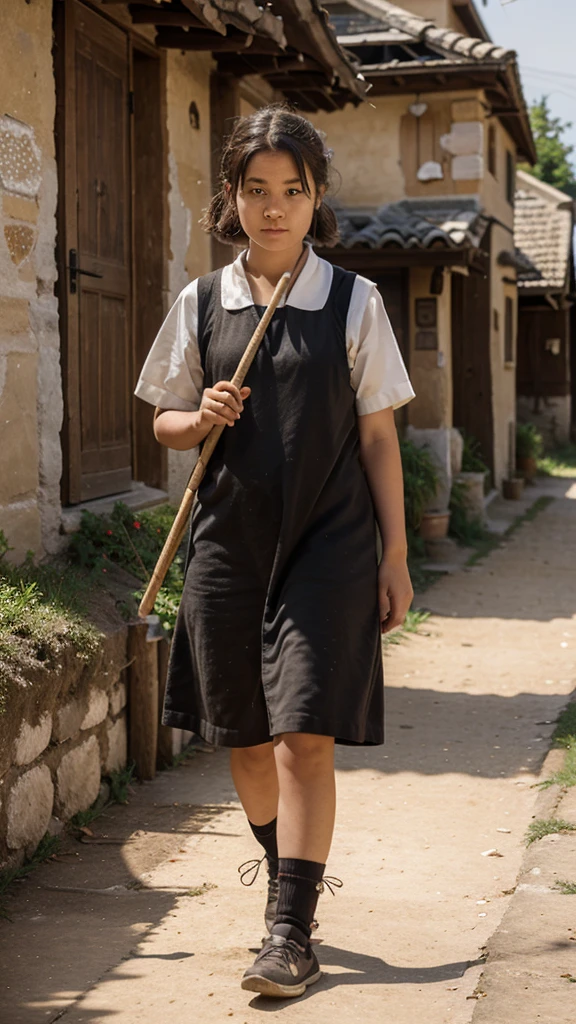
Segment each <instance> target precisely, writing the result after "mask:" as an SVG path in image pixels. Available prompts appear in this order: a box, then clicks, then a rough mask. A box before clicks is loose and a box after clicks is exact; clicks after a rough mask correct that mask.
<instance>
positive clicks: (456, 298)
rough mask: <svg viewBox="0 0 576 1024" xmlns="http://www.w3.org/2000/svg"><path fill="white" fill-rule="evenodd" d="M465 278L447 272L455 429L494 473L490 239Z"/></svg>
mask: <svg viewBox="0 0 576 1024" xmlns="http://www.w3.org/2000/svg"><path fill="white" fill-rule="evenodd" d="M482 248H483V250H485V251H484V252H483V254H481V255H479V256H478V257H477V259H476V268H475V269H474V270H473V269H471V270H470V276H469V277H463V276H462V275H461V274H452V390H453V422H454V426H455V427H458V428H460V429H461V430H463V431H464V432H465V433H466V434H468V435H469V436H470V437H472V438H475V439H476V440H477V441H478V442H479V443H480V448H481V451H482V456H483V458H484V461H485V462H486V464H487V466H489V468H490V470H491V472H493V471H494V415H493V407H492V368H491V361H490V309H491V301H490V255H489V251H488V250H489V237H488V236H485V238H484V239H483V242H482Z"/></svg>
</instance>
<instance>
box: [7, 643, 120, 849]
mask: <svg viewBox="0 0 576 1024" xmlns="http://www.w3.org/2000/svg"><path fill="white" fill-rule="evenodd" d="M127 636H128V628H127V626H121V627H119V628H117V629H116V630H115V631H114V632H112V633H110V634H108V635H107V636H106V637H105V639H104V641H103V645H102V648H101V651H100V653H99V654H98V655H97V656H96V657H95V658H94V659H93V660H92V661H91V662H90V663H89V664H87V663H86V662H84V661H83V660H81V659H80V658H79V657H78V655H77V654H76V652H75V651H74V650H72V649H68V650H67V651H66V652H65V653H64V654H63V655H62V656H61V658H60V660H59V662H58V664H57V665H56V666H51V667H50V668H49V669H46V668H42V667H41V666H39V667H37V668H35V669H34V670H33V671H30V672H28V671H26V672H24V673H23V676H22V678H20V679H15V680H13V682H12V684H11V686H10V692H9V694H8V699H7V701H6V707H5V710H4V711H3V712H2V713H0V866H2V865H12V864H15V863H19V862H21V861H22V860H23V859H24V857H27V856H30V855H31V854H32V853H33V852H34V850H35V849H36V846H37V845H38V843H39V842H40V840H41V839H42V837H43V836H44V834H45V833H46V831H48V830H50V831H58V830H59V828H60V827H61V826H60V823H61V822H64V821H67V820H68V819H69V818H71V817H72V816H73V815H74V814H76V813H77V811H82V810H85V809H86V808H87V807H89V806H90V805H91V804H92V803H93V802H94V800H95V799H96V797H97V796H98V793H99V790H100V782H101V776H102V775H106V774H108V773H109V772H111V771H113V770H116V769H120V768H123V767H124V766H125V765H126V761H127V728H126V704H127V686H126V679H125V669H126V663H127V655H126V650H127Z"/></svg>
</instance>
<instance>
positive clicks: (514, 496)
mask: <svg viewBox="0 0 576 1024" xmlns="http://www.w3.org/2000/svg"><path fill="white" fill-rule="evenodd" d="M523 490H524V478H523V477H521V476H515V477H513V478H512V479H511V480H503V481H502V494H503V496H504V497H505V498H507V499H508V500H509V501H519V499H520V498H521V497H522V492H523Z"/></svg>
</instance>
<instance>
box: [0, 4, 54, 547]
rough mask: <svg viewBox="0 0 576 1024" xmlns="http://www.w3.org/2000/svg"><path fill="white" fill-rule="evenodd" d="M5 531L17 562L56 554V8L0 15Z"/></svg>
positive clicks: (0, 479) (1, 491)
mask: <svg viewBox="0 0 576 1024" xmlns="http://www.w3.org/2000/svg"><path fill="white" fill-rule="evenodd" d="M0 29H1V37H2V65H1V67H0V94H1V95H2V108H1V110H0V115H1V116H0V282H1V283H0V422H1V423H2V429H3V444H2V446H1V448H0V527H1V528H2V529H3V530H4V532H5V534H6V535H7V537H8V539H9V541H10V544H11V545H12V548H13V551H12V552H11V555H12V557H13V558H14V559H16V560H18V559H20V558H21V557H23V556H24V555H25V554H26V551H27V550H28V549H29V548H32V549H33V550H34V551H36V552H37V553H38V554H41V553H43V552H45V551H54V550H55V549H56V548H57V547H58V543H59V536H58V529H59V516H60V497H59V485H60V475H61V460H62V455H61V448H60V439H59V431H60V427H61V422H62V393H61V384H60V357H59V351H60V342H59V337H58V310H57V304H56V299H55V296H54V283H55V280H56V263H55V258H54V245H55V240H56V220H55V216H56V161H55V152H54V111H55V90H54V75H53V68H52V54H51V40H52V4H51V2H50V0H39V2H37V3H34V4H23V3H20V0H4V3H3V4H2V10H1V12H0Z"/></svg>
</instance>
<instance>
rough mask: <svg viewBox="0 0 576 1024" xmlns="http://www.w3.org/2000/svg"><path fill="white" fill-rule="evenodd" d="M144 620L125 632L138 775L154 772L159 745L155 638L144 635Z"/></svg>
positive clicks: (132, 740)
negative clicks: (126, 635)
mask: <svg viewBox="0 0 576 1024" xmlns="http://www.w3.org/2000/svg"><path fill="white" fill-rule="evenodd" d="M147 633H148V625H147V623H145V622H142V623H137V624H134V625H131V626H130V630H129V633H128V658H129V660H130V661H131V664H130V667H129V670H128V671H129V693H130V743H129V749H130V758H131V760H133V761H134V762H135V763H136V775H137V776H138V778H139V779H153V778H154V776H155V775H156V750H157V746H158V650H157V646H158V642H157V640H156V641H155V640H152V641H149V640H147V639H146V637H147Z"/></svg>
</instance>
